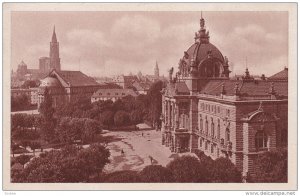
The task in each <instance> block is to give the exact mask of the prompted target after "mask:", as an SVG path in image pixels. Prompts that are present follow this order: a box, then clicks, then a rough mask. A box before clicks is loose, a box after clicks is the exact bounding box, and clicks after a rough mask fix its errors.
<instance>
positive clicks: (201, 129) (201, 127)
mask: <svg viewBox="0 0 300 196" xmlns="http://www.w3.org/2000/svg"><path fill="white" fill-rule="evenodd" d="M200 131H201V132H203V119H202V116H201V115H200Z"/></svg>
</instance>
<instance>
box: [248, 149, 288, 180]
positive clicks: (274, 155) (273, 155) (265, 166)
mask: <svg viewBox="0 0 300 196" xmlns="http://www.w3.org/2000/svg"><path fill="white" fill-rule="evenodd" d="M253 165H254V166H255V169H254V174H253V175H251V179H250V180H249V181H250V182H256V183H262V182H274V183H275V182H276V183H279V182H281V183H282V182H287V150H286V149H278V150H274V151H268V152H265V153H262V154H259V155H258V157H257V159H256V160H255V161H254V164H253Z"/></svg>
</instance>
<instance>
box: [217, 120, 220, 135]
mask: <svg viewBox="0 0 300 196" xmlns="http://www.w3.org/2000/svg"><path fill="white" fill-rule="evenodd" d="M217 138H218V139H220V119H218V126H217Z"/></svg>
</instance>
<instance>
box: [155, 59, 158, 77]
mask: <svg viewBox="0 0 300 196" xmlns="http://www.w3.org/2000/svg"><path fill="white" fill-rule="evenodd" d="M154 76H155V77H156V78H158V77H159V68H158V63H157V60H156V64H155V68H154Z"/></svg>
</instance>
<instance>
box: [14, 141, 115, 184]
mask: <svg viewBox="0 0 300 196" xmlns="http://www.w3.org/2000/svg"><path fill="white" fill-rule="evenodd" d="M109 155H110V154H109V151H108V150H107V149H106V148H105V147H103V146H101V145H100V144H94V145H91V146H90V147H88V148H86V149H82V148H78V147H76V146H74V145H68V146H65V147H64V148H62V149H61V150H52V151H50V152H45V153H42V154H41V155H40V156H39V157H36V158H34V159H33V160H32V161H30V162H29V164H28V165H27V167H26V168H25V169H24V170H23V171H22V172H21V174H19V175H17V176H14V179H13V181H14V182H89V179H90V177H91V176H92V175H93V174H97V173H100V172H102V170H103V168H104V166H105V165H106V164H107V163H108V162H109V159H108V158H109Z"/></svg>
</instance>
